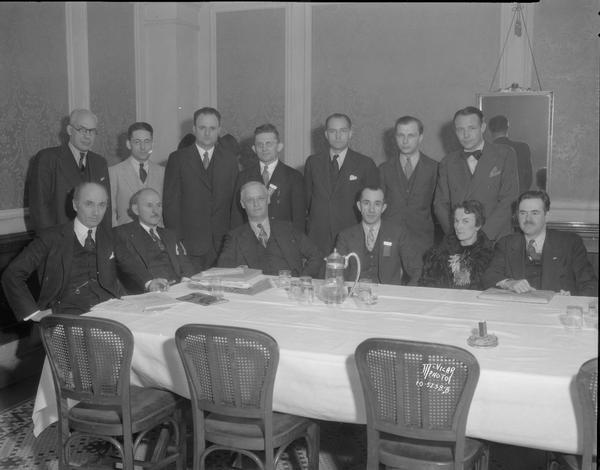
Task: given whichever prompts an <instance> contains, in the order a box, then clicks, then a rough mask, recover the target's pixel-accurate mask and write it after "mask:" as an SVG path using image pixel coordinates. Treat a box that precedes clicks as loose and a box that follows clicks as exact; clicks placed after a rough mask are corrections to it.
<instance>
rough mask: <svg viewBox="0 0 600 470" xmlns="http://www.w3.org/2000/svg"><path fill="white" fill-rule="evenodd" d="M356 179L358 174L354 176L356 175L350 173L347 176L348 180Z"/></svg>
mask: <svg viewBox="0 0 600 470" xmlns="http://www.w3.org/2000/svg"><path fill="white" fill-rule="evenodd" d="M357 179H358V176H356V175H350V176H349V177H348V180H349V181H356V180H357Z"/></svg>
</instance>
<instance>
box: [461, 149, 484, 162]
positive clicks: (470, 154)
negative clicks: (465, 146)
mask: <svg viewBox="0 0 600 470" xmlns="http://www.w3.org/2000/svg"><path fill="white" fill-rule="evenodd" d="M481 154H482V152H481V150H475V151H474V152H465V158H469V157H473V158H474V159H475V160H477V161H479V159H480V158H481Z"/></svg>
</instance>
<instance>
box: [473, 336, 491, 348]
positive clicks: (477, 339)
mask: <svg viewBox="0 0 600 470" xmlns="http://www.w3.org/2000/svg"><path fill="white" fill-rule="evenodd" d="M467 344H468V345H469V346H472V347H474V348H493V347H496V346H498V337H497V336H496V335H485V336H479V335H471V336H469V337H468V338H467Z"/></svg>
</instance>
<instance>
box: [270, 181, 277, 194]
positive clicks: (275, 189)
mask: <svg viewBox="0 0 600 470" xmlns="http://www.w3.org/2000/svg"><path fill="white" fill-rule="evenodd" d="M268 191H269V197H271V196H272V195H273V193H274V192H275V191H277V186H275V185H274V184H270V183H269V187H268Z"/></svg>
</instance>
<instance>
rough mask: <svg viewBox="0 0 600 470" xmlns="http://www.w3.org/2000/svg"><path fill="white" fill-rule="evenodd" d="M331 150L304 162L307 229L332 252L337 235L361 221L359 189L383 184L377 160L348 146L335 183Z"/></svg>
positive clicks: (311, 235)
mask: <svg viewBox="0 0 600 470" xmlns="http://www.w3.org/2000/svg"><path fill="white" fill-rule="evenodd" d="M329 162H330V157H329V152H326V153H322V154H317V155H311V156H310V157H308V159H307V160H306V164H305V166H304V188H305V193H306V201H307V203H306V206H307V209H308V223H307V233H308V236H309V237H310V239H311V240H313V241H314V242H315V243H316V244H317V246H318V247H319V250H321V252H322V253H327V254H329V252H331V250H332V248H333V244H334V242H335V237H336V235H337V234H338V233H339V232H340V231H341V230H343V229H345V228H347V227H351V226H352V225H354V224H356V223H357V222H359V221H360V214H359V212H358V210H357V208H356V200H357V198H358V193H359V192H360V191H361V190H362V189H363V188H364V187H365V186H378V185H379V172H378V171H377V167H376V166H375V163H373V160H371V159H370V158H369V157H366V156H364V155H361V154H360V153H357V152H355V151H353V150H351V149H348V152H347V153H346V158H345V159H344V164H343V165H342V167H341V168H340V172H339V175H338V178H337V181H336V183H335V185H334V186H333V187H332V185H331V183H330V176H329V171H330V170H329V168H330V164H329Z"/></svg>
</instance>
